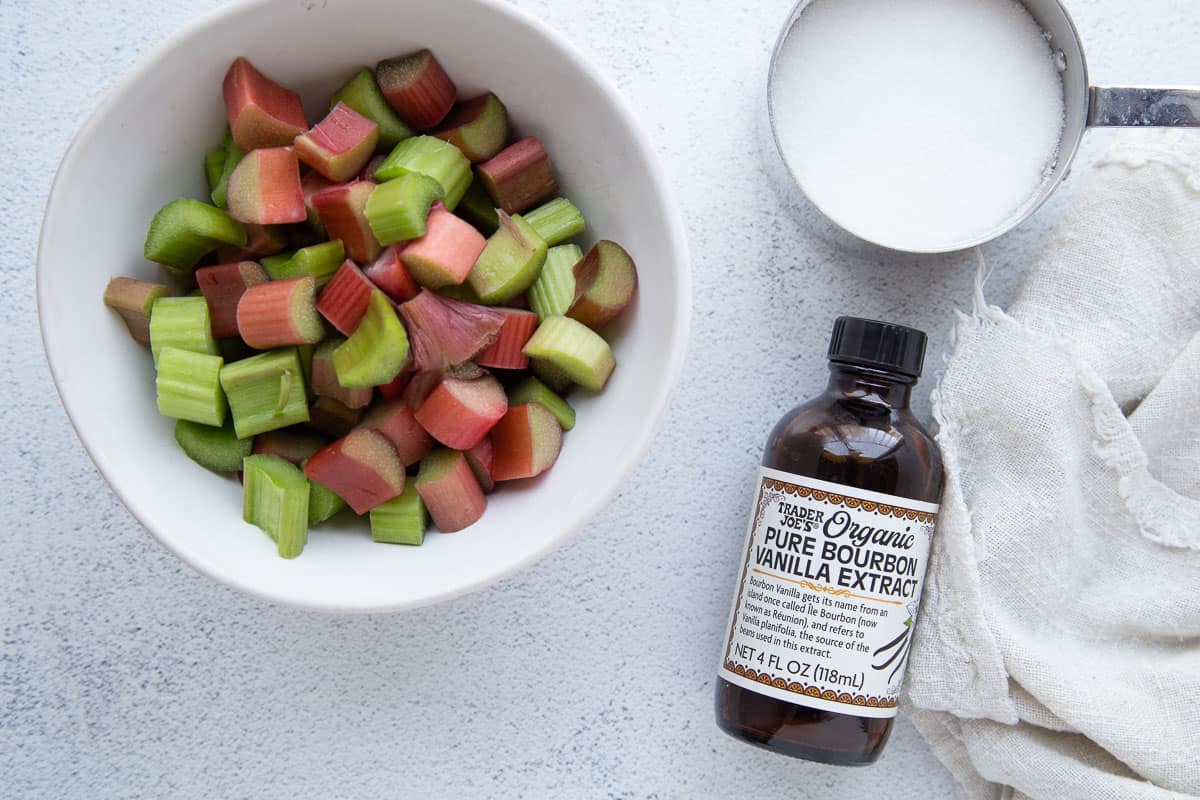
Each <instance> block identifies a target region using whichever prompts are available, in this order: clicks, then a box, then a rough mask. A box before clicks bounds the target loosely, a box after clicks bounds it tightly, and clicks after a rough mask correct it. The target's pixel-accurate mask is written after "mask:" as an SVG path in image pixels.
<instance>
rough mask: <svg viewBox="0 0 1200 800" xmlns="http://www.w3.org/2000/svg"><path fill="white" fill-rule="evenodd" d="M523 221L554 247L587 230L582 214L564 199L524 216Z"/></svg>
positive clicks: (542, 206)
mask: <svg viewBox="0 0 1200 800" xmlns="http://www.w3.org/2000/svg"><path fill="white" fill-rule="evenodd" d="M525 221H526V222H528V223H529V224H530V226H531V227H532V228H533V229H534V230H535V231H537V234H538V236H540V237H542V238H543V239H545V240H546V244H548V245H550V246H551V247H554V246H555V245H559V244H562V243H563V242H565V241H567V240H568V239H573V238H574V237H576V236H578V235H579V234H581V233H583V232H584V231H585V230H587V221H586V220H584V218H583V213H582V212H581V211H580V210H579V209H578V208H576V207H575V204H574V203H572V202H571V201H570V200H568V199H567V198H565V197H556V198H554V199H553V200H551V201H550V202H549V203H546V204H545V205H541V206H538V207H537V208H535V209H534V210H533V211H530V212H529V213H528V214H526V215H525Z"/></svg>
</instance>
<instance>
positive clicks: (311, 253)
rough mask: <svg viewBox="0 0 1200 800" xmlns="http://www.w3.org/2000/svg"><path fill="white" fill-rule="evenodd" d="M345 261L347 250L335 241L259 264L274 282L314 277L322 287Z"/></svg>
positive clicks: (265, 260)
mask: <svg viewBox="0 0 1200 800" xmlns="http://www.w3.org/2000/svg"><path fill="white" fill-rule="evenodd" d="M345 260H346V248H345V247H343V246H342V240H341V239H334V240H333V241H331V242H321V243H320V244H314V245H312V246H311V247H301V248H300V249H299V250H296V251H295V252H292V253H281V254H279V255H277V256H267V257H266V258H264V259H263V260H262V261H261V262H259V263H261V264H262V267H263V269H265V270H266V271H267V274H268V275H270V276H271V280H273V281H282V280H287V279H288V278H308V277H312V278H316V279H317V286H318V287H321V286H324V285H325V284H327V283H329V279H330V278H332V277H333V273H335V272H337V271H338V267H340V266H341V265H342V262H343V261H345Z"/></svg>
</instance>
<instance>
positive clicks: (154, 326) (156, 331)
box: [150, 297, 219, 364]
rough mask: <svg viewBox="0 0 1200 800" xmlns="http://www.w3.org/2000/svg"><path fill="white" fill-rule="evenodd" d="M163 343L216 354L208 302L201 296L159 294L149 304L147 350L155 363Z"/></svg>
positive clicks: (165, 345)
mask: <svg viewBox="0 0 1200 800" xmlns="http://www.w3.org/2000/svg"><path fill="white" fill-rule="evenodd" d="M164 347H175V348H178V349H180V350H188V351H190V352H193V353H204V354H205V355H210V356H215V355H217V354H218V352H219V351H218V350H217V341H216V339H215V338H213V335H212V323H211V316H210V315H209V311H208V303H207V302H206V301H205V300H204V298H203V297H159V298H157V299H156V300H154V304H153V305H152V306H151V307H150V352H151V354H153V356H154V363H155V364H157V363H158V355H159V353H161V352H162V349H163V348H164Z"/></svg>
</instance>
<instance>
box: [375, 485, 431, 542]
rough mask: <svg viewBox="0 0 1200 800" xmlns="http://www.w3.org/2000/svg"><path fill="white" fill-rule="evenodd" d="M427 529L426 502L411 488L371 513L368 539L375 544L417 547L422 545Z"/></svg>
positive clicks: (378, 506) (407, 488) (376, 507)
mask: <svg viewBox="0 0 1200 800" xmlns="http://www.w3.org/2000/svg"><path fill="white" fill-rule="evenodd" d="M428 525H429V515H428V513H426V511H425V501H423V500H422V499H421V495H419V494H417V488H416V487H415V486H412V485H410V486H406V487H405V489H404V491H403V492H402V493H401V494H400V496H399V497H393V498H392V499H391V500H388V501H387V502H386V503H380V504H379V505H377V506H375V507H374V508H372V509H371V538H372V539H373V540H375V541H377V542H386V543H388V544H411V545H419V544H421V543H422V542H423V541H425V528H426V527H427V526H428Z"/></svg>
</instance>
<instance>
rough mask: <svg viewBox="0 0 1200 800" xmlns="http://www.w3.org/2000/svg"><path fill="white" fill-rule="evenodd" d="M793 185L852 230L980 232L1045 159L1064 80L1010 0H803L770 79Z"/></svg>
mask: <svg viewBox="0 0 1200 800" xmlns="http://www.w3.org/2000/svg"><path fill="white" fill-rule="evenodd" d="M772 104H773V108H774V113H775V117H776V126H777V128H776V133H777V136H778V138H779V143H780V146H781V149H782V150H783V151H784V154H785V156H786V158H787V161H788V163H789V164H790V165H791V168H792V170H793V171H794V172H795V173H796V176H797V178H798V179H799V180H800V182H801V184H802V186H803V188H804V190H805V192H806V193H807V194H808V196H809V197H810V198H811V199H812V200H813V202H815V203H816V204H817V205H818V206H819V207H820V208H821V209H822V210H823V211H824V212H825V213H826V214H827V215H828V216H830V217H831V218H833V219H834V221H836V222H838V223H839V224H841V225H842V226H843V227H845V228H847V229H848V230H850V231H851V232H853V233H856V234H857V235H859V236H861V237H863V238H866V239H870V240H871V241H875V242H878V243H880V244H885V245H888V246H891V247H895V248H898V249H904V250H926V251H930V250H945V249H952V248H954V247H956V246H960V245H961V244H962V243H964V242H966V241H968V240H970V239H972V238H975V237H978V236H984V235H987V234H989V233H990V232H992V231H993V230H994V229H995V228H996V227H997V226H999V225H1001V224H1003V223H1004V222H1005V221H1006V220H1007V219H1009V218H1010V217H1011V216H1012V215H1013V214H1014V213H1015V212H1017V211H1018V210H1019V209H1021V208H1022V207H1023V206H1025V205H1026V204H1028V203H1029V202H1030V201H1031V200H1032V199H1033V196H1034V195H1035V194H1036V192H1037V191H1038V189H1039V188H1040V186H1041V185H1042V183H1043V181H1045V180H1046V177H1047V175H1048V173H1049V171H1050V169H1051V168H1052V167H1053V164H1054V159H1055V156H1056V153H1057V150H1058V142H1059V139H1060V137H1061V136H1062V129H1063V86H1062V78H1061V77H1060V75H1059V73H1058V70H1057V68H1056V67H1055V63H1054V57H1053V54H1052V53H1051V49H1050V46H1049V43H1048V42H1047V40H1046V38H1045V36H1044V34H1043V32H1042V29H1041V28H1040V27H1039V26H1038V24H1037V23H1036V22H1035V21H1034V19H1033V18H1032V17H1031V16H1030V15H1029V13H1028V12H1027V11H1026V10H1025V9H1024V8H1023V7H1022V6H1021V5H1020V4H1018V3H1016V2H1014V0H814V2H813V3H812V4H811V5H809V6H808V7H807V8H806V9H805V10H804V11H803V12H802V13H801V14H800V17H799V19H798V20H797V21H796V23H795V24H794V26H793V27H792V29H791V31H790V32H789V34H788V36H787V38H786V40H785V42H784V45H783V47H782V49H781V52H780V54H779V58H778V60H777V63H776V68H775V81H774V85H773V89H772Z"/></svg>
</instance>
